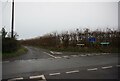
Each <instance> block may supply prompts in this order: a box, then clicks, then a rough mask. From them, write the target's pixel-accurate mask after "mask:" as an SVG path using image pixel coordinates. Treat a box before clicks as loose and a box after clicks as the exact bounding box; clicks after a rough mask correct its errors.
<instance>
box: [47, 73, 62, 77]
mask: <svg viewBox="0 0 120 81" xmlns="http://www.w3.org/2000/svg"><path fill="white" fill-rule="evenodd" d="M49 75H50V76H53V75H60V73H50V74H49Z"/></svg>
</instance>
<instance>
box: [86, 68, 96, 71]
mask: <svg viewBox="0 0 120 81" xmlns="http://www.w3.org/2000/svg"><path fill="white" fill-rule="evenodd" d="M87 70H88V71H96V70H98V68H92V69H87Z"/></svg>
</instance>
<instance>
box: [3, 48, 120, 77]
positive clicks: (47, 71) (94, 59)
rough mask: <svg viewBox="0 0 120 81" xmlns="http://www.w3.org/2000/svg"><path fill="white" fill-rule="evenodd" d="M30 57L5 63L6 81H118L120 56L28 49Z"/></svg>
mask: <svg viewBox="0 0 120 81" xmlns="http://www.w3.org/2000/svg"><path fill="white" fill-rule="evenodd" d="M26 48H27V49H28V53H27V54H25V55H22V56H20V57H17V58H12V59H9V60H6V61H3V79H11V78H17V77H18V78H20V77H22V79H30V77H31V76H39V75H44V77H45V79H118V75H119V74H118V69H119V67H120V65H119V64H118V55H117V54H95V53H94V54H87V55H83V54H79V55H78V54H77V55H75V54H73V55H71V54H70V55H67V56H66V54H64V53H60V54H58V56H57V55H55V54H52V53H51V52H49V51H48V50H44V49H38V48H34V47H26Z"/></svg>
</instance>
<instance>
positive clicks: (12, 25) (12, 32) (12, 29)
mask: <svg viewBox="0 0 120 81" xmlns="http://www.w3.org/2000/svg"><path fill="white" fill-rule="evenodd" d="M13 35H14V0H13V1H12V23H11V38H13V37H14V36H13Z"/></svg>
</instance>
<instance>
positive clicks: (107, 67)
mask: <svg viewBox="0 0 120 81" xmlns="http://www.w3.org/2000/svg"><path fill="white" fill-rule="evenodd" d="M109 68H112V66H106V67H102V69H109Z"/></svg>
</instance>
